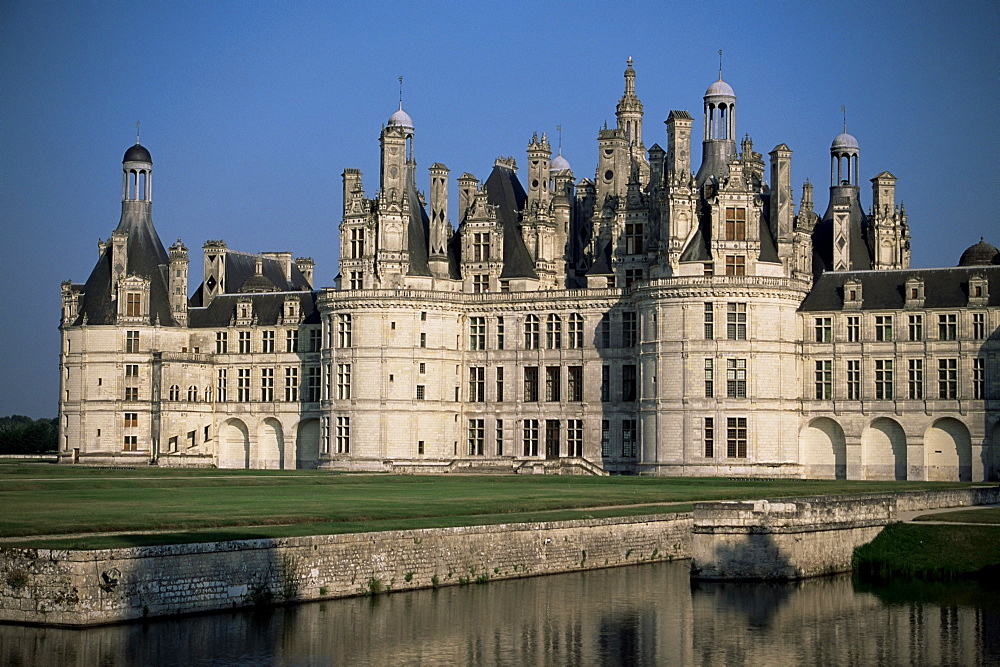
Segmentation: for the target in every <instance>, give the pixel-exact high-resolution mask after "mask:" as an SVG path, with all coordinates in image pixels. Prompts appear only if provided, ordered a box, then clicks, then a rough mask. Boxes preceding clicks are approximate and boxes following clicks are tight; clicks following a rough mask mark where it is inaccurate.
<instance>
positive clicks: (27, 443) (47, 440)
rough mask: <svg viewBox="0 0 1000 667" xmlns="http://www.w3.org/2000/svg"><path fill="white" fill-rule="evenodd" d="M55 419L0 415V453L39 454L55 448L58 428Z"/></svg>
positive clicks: (52, 450)
mask: <svg viewBox="0 0 1000 667" xmlns="http://www.w3.org/2000/svg"><path fill="white" fill-rule="evenodd" d="M56 424H57V422H56V420H55V419H45V418H42V419H32V418H31V417H25V416H24V415H11V416H9V417H0V454H41V453H43V452H54V451H56V449H57V444H58V443H57V438H58V435H59V428H58V427H57V425H56Z"/></svg>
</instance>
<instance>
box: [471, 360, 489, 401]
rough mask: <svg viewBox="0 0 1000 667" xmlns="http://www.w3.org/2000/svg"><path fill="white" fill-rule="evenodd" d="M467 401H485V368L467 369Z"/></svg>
mask: <svg viewBox="0 0 1000 667" xmlns="http://www.w3.org/2000/svg"><path fill="white" fill-rule="evenodd" d="M469 400H470V401H472V402H473V403H481V402H483V401H485V400H486V368H484V367H482V366H473V367H472V368H470V369H469Z"/></svg>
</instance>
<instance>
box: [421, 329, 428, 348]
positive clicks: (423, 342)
mask: <svg viewBox="0 0 1000 667" xmlns="http://www.w3.org/2000/svg"><path fill="white" fill-rule="evenodd" d="M420 347H427V334H426V333H424V332H420Z"/></svg>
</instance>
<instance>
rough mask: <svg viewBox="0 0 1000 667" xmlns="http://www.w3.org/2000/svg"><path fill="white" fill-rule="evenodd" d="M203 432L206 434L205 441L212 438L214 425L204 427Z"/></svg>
mask: <svg viewBox="0 0 1000 667" xmlns="http://www.w3.org/2000/svg"><path fill="white" fill-rule="evenodd" d="M202 434H203V436H204V438H203V442H208V441H209V440H211V439H212V427H211V426H206V427H205V428H204V430H203V431H202Z"/></svg>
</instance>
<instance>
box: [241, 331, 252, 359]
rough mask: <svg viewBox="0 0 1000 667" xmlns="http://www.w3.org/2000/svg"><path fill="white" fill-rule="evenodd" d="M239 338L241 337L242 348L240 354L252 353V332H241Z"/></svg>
mask: <svg viewBox="0 0 1000 667" xmlns="http://www.w3.org/2000/svg"><path fill="white" fill-rule="evenodd" d="M239 336H240V348H239V349H240V354H249V353H250V332H249V331H241V332H239Z"/></svg>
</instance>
